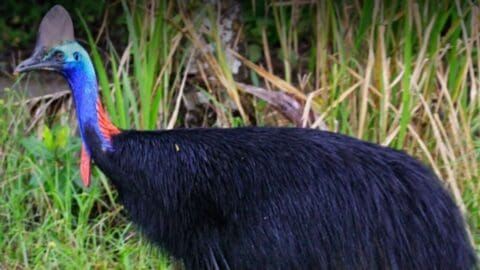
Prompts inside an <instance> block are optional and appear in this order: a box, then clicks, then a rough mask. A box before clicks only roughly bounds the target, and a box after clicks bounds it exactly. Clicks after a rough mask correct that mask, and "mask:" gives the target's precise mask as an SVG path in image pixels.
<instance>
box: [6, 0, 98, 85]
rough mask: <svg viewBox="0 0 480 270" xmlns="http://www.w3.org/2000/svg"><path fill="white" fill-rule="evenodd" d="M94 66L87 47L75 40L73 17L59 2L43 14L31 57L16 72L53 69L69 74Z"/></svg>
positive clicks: (65, 74)
mask: <svg viewBox="0 0 480 270" xmlns="http://www.w3.org/2000/svg"><path fill="white" fill-rule="evenodd" d="M89 69H93V67H92V66H91V61H90V59H89V56H88V53H87V52H86V50H85V49H84V48H83V47H82V46H81V45H80V44H79V43H78V42H76V41H75V37H74V33H73V24H72V19H71V18H70V15H69V14H68V12H67V11H66V10H65V9H64V8H63V7H62V6H60V5H56V6H54V7H53V8H51V9H50V11H49V12H48V13H47V14H46V15H45V16H44V17H43V19H42V22H41V23H40V28H39V30H38V35H37V43H36V45H35V49H34V51H33V54H32V56H31V57H30V58H28V59H26V60H24V61H22V62H21V63H20V64H19V65H18V66H17V67H16V68H15V73H21V72H27V71H31V70H51V71H56V72H59V73H61V74H62V75H64V76H65V77H67V78H68V77H69V76H70V75H71V73H72V72H74V71H76V70H81V71H82V72H85V71H86V70H89Z"/></svg>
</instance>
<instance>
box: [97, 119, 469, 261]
mask: <svg viewBox="0 0 480 270" xmlns="http://www.w3.org/2000/svg"><path fill="white" fill-rule="evenodd" d="M91 140H95V139H94V138H91ZM93 143H94V142H93ZM112 148H113V152H108V151H106V152H103V151H96V152H95V151H94V153H92V157H93V159H94V160H95V162H96V163H97V165H98V166H99V167H100V169H102V171H104V173H105V174H106V175H107V176H108V177H109V178H110V179H111V181H112V182H113V183H114V185H115V186H116V187H117V189H118V191H119V194H120V198H121V200H122V203H123V204H124V205H125V208H126V209H127V211H128V213H129V215H130V216H131V218H132V219H133V221H134V222H135V223H137V224H138V225H139V226H140V228H141V229H142V230H143V231H144V233H145V234H146V235H147V236H148V237H149V238H150V239H152V240H153V241H154V242H155V243H157V244H158V245H159V246H160V247H162V248H164V249H165V250H166V251H167V252H169V253H170V254H172V255H173V256H175V257H177V258H181V259H183V261H184V262H185V264H186V266H187V268H188V269H204V268H205V269H207V268H215V267H218V268H220V269H228V268H230V269H254V268H256V266H257V267H258V266H259V265H262V266H264V267H263V269H320V268H324V269H388V268H390V269H435V268H436V269H468V268H471V266H473V263H474V254H473V251H472V248H471V246H470V243H469V241H468V237H467V234H466V231H465V229H464V223H463V219H462V216H461V214H460V213H459V211H458V209H457V208H456V207H455V204H454V203H453V201H452V199H451V198H450V196H449V195H448V194H447V192H446V191H445V190H444V189H443V188H442V187H441V185H440V182H439V181H438V180H437V179H436V177H435V176H434V175H433V174H432V173H431V171H430V170H429V169H427V168H425V167H424V166H423V165H422V164H420V163H419V162H418V161H416V160H415V159H413V158H411V157H409V156H408V155H406V154H404V153H402V152H399V151H395V150H391V149H389V148H384V147H381V146H378V145H374V144H370V143H367V142H363V141H359V140H356V139H353V138H350V137H347V136H343V135H339V134H334V133H329V132H323V131H317V130H309V129H296V128H239V129H176V130H170V131H152V132H138V131H124V132H122V133H120V134H119V135H116V136H113V137H112ZM469 266H470V267H469Z"/></svg>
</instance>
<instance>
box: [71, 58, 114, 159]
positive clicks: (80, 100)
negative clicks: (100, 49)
mask: <svg viewBox="0 0 480 270" xmlns="http://www.w3.org/2000/svg"><path fill="white" fill-rule="evenodd" d="M63 73H64V76H65V77H66V79H67V81H68V83H69V85H70V88H71V89H72V93H73V100H74V103H75V108H76V111H77V118H78V123H79V127H80V135H81V137H82V142H83V143H84V144H85V145H86V148H87V152H88V153H89V154H90V149H89V146H88V145H87V144H86V143H85V136H86V132H85V131H86V128H87V127H90V128H93V129H94V131H95V134H96V135H97V136H98V137H99V138H100V141H101V142H102V147H103V148H104V149H110V147H111V146H110V143H109V142H108V141H107V140H106V139H105V138H104V136H103V135H102V133H101V132H100V126H99V121H98V112H97V102H98V86H97V78H96V75H95V70H94V68H93V65H92V63H91V61H90V60H89V59H86V60H85V59H84V61H82V62H80V63H78V65H76V66H75V67H73V68H70V69H66V70H64V71H63Z"/></svg>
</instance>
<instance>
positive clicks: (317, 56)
mask: <svg viewBox="0 0 480 270" xmlns="http://www.w3.org/2000/svg"><path fill="white" fill-rule="evenodd" d="M152 3H155V5H153V4H152ZM149 4H150V5H149ZM113 5H120V6H121V9H123V11H124V16H123V17H122V18H124V27H125V32H126V33H128V34H129V38H128V40H129V41H128V42H127V43H126V44H118V43H117V42H114V41H112V40H110V37H109V36H108V35H106V34H104V35H102V36H100V37H93V35H91V34H90V32H89V31H88V30H87V31H86V32H87V35H86V37H85V40H88V43H89V45H90V49H91V53H92V57H93V59H94V63H95V67H96V69H97V73H98V76H99V82H100V85H101V92H102V98H103V102H104V105H105V107H106V108H107V111H108V112H109V113H110V115H111V117H112V120H113V121H114V122H115V123H116V124H117V125H118V126H120V127H134V128H142V129H153V128H172V127H175V126H177V127H178V126H184V125H185V122H186V112H185V108H184V106H183V105H182V104H183V103H182V102H183V101H184V99H187V94H186V93H187V89H190V91H196V92H199V93H201V94H203V95H204V96H205V97H206V99H207V100H208V110H206V111H205V112H207V113H205V115H200V116H201V117H212V116H209V115H210V114H212V115H213V118H214V119H213V120H212V121H210V122H209V123H211V124H212V125H214V126H222V127H225V126H239V125H246V124H252V123H256V124H257V125H276V126H281V125H283V126H285V125H289V126H291V125H293V124H292V121H291V119H286V118H285V117H284V116H282V114H281V113H279V112H278V111H277V110H274V109H272V108H271V107H270V106H268V105H267V103H266V102H265V101H263V100H261V99H259V98H255V97H252V96H251V95H248V94H245V93H243V92H242V91H241V89H240V87H238V85H237V82H241V83H243V84H247V85H253V86H257V87H261V88H265V89H268V90H269V91H283V92H286V93H289V94H291V95H292V96H295V97H296V98H297V99H298V100H300V101H301V102H302V104H305V108H302V109H301V110H303V111H302V113H303V114H304V115H311V117H310V118H308V119H305V120H302V121H303V122H304V123H305V125H304V126H306V127H312V128H319V127H326V128H328V129H330V130H334V131H338V132H341V133H345V134H349V135H352V136H356V137H360V138H363V139H365V140H369V141H373V142H377V143H381V144H384V145H388V146H391V147H395V148H399V149H403V150H405V151H406V152H408V153H410V154H411V155H414V156H416V157H417V158H419V159H421V160H423V161H424V162H425V163H426V164H427V165H428V166H430V167H431V168H432V169H433V170H434V171H435V172H436V173H437V174H438V175H440V176H441V178H442V179H443V183H444V184H445V186H446V187H447V188H448V189H449V190H450V191H451V192H452V195H453V196H454V198H455V200H456V202H457V204H458V205H459V206H460V207H461V208H462V209H463V210H464V211H465V213H466V216H467V219H468V223H469V226H470V229H471V232H472V236H473V238H474V241H475V243H476V245H477V250H480V135H479V134H480V94H479V93H480V81H479V79H478V73H479V72H480V54H479V52H480V42H479V41H478V38H477V33H478V32H479V30H480V29H479V27H480V21H479V19H478V18H479V17H478V12H479V11H480V10H479V9H478V7H476V6H473V5H470V4H469V3H464V1H447V2H441V3H439V2H431V1H416V2H413V1H393V2H392V3H390V2H387V1H379V0H371V1H364V5H363V6H362V5H360V2H359V1H334V2H333V1H332V2H326V1H319V3H318V4H312V5H310V4H302V5H296V6H294V5H292V4H291V2H290V1H288V3H286V4H285V2H280V1H251V2H250V1H248V2H245V3H244V4H243V6H242V9H243V12H242V13H241V15H242V18H243V21H244V23H243V25H242V29H243V32H244V34H243V35H240V36H239V37H238V40H239V42H240V43H243V45H244V46H243V47H244V48H247V49H246V52H245V53H244V51H243V50H242V49H239V50H238V53H239V54H240V55H243V56H244V57H246V59H243V58H239V61H240V62H241V63H242V64H243V66H242V68H243V69H244V71H245V72H244V74H246V75H244V76H242V75H235V74H233V73H232V71H231V69H230V67H229V61H228V57H230V56H231V55H229V50H228V46H229V45H226V44H223V43H222V41H221V40H222V39H221V38H222V32H221V29H220V27H218V26H216V25H215V24H214V25H213V27H211V29H210V31H206V30H205V29H204V28H205V27H204V26H203V25H202V23H203V20H204V18H209V20H210V21H213V22H215V21H219V20H218V18H217V15H218V13H217V10H216V9H215V8H214V7H209V6H207V7H205V6H202V5H200V4H198V3H192V4H190V5H182V4H180V3H179V2H175V1H168V0H164V1H160V2H158V3H157V1H146V0H145V1H137V5H136V6H134V5H133V4H131V3H130V2H127V1H121V2H118V3H116V4H113ZM117 8H118V6H117ZM152 14H155V15H156V16H152ZM79 15H80V16H78V17H79V18H83V16H84V14H79ZM75 23H77V24H82V26H83V28H84V29H91V28H90V27H89V25H88V22H87V23H85V21H82V22H80V21H76V22H75ZM120 32H121V31H120ZM206 44H210V45H211V47H212V48H213V50H211V51H209V50H205V49H204V48H205V47H206ZM102 46H103V47H102ZM193 51H195V52H196V54H194V55H193V56H192V52H193ZM248 60H250V61H248ZM198 63H201V64H203V65H202V68H200V69H199V71H198V72H197V73H196V74H194V75H193V76H192V75H188V74H187V72H186V69H189V68H191V67H192V66H196V65H197V64H198ZM192 89H193V90H192ZM0 104H1V105H0V115H2V117H0V130H5V131H8V132H3V133H0V161H1V164H2V165H1V166H0V177H1V180H0V254H5V256H3V258H2V259H0V268H6V269H11V268H16V267H18V268H39V269H52V268H57V269H70V268H74V269H76V268H79V269H86V268H94V269H111V268H120V269H123V268H127V269H128V268H135V269H137V268H162V267H166V265H167V264H168V263H167V260H166V259H165V257H162V256H161V255H160V252H159V251H157V250H156V249H154V248H152V247H151V246H149V245H148V244H146V243H145V241H143V240H141V237H140V236H139V235H138V234H137V231H136V229H135V228H134V227H133V226H132V225H131V224H130V223H129V222H128V221H127V220H126V219H125V217H124V215H123V212H122V211H121V208H120V206H119V205H118V204H117V203H116V202H115V201H116V200H115V198H116V193H115V191H114V190H112V188H111V187H110V185H109V184H108V181H107V180H106V179H105V177H104V176H103V175H102V174H101V173H99V172H98V171H95V172H94V176H93V185H92V187H91V188H89V189H88V190H84V189H83V188H82V187H81V185H80V180H79V172H78V156H79V153H78V152H79V147H80V146H79V139H78V138H77V136H76V135H75V133H74V128H71V126H72V124H71V123H74V121H75V119H73V118H72V117H71V116H70V115H69V114H66V113H65V111H68V110H71V106H69V105H68V104H66V105H64V107H63V109H61V110H60V111H61V112H64V113H58V114H49V115H44V116H43V117H44V118H47V119H48V121H43V122H42V121H40V122H39V124H37V125H35V126H34V129H33V130H28V131H26V129H27V126H29V124H30V113H31V112H30V110H28V109H27V108H30V107H27V105H25V102H24V101H22V99H21V98H19V97H16V96H15V95H13V94H12V93H11V92H9V93H8V95H6V96H5V97H4V98H3V100H2V101H1V102H0ZM36 117H37V116H36ZM43 123H49V124H48V125H46V124H43ZM47 127H48V128H47Z"/></svg>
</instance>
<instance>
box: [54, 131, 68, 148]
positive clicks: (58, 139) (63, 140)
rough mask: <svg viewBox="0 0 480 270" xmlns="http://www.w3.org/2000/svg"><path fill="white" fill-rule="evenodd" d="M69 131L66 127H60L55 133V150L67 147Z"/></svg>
mask: <svg viewBox="0 0 480 270" xmlns="http://www.w3.org/2000/svg"><path fill="white" fill-rule="evenodd" d="M69 134H70V129H69V128H68V127H67V126H63V127H60V128H59V129H58V130H57V131H56V132H55V146H56V147H57V148H64V147H65V146H67V143H68V138H69V136H68V135H69Z"/></svg>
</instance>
